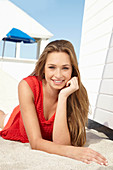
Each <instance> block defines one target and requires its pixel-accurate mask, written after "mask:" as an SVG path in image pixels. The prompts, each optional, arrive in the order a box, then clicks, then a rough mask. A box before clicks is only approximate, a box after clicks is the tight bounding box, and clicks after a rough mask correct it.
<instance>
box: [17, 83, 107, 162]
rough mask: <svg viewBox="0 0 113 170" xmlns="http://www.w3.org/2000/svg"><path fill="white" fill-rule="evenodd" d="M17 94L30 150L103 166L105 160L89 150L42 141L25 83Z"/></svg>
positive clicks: (30, 96) (31, 94)
mask: <svg viewBox="0 0 113 170" xmlns="http://www.w3.org/2000/svg"><path fill="white" fill-rule="evenodd" d="M18 93H19V103H20V109H21V114H22V118H23V122H24V126H25V129H26V133H27V136H28V139H29V142H30V146H31V148H32V149H36V150H41V151H45V152H48V153H52V154H57V155H61V156H66V157H69V158H73V159H76V160H79V161H83V162H86V163H89V161H94V162H97V163H99V164H101V163H103V164H105V162H106V159H105V158H104V157H103V156H102V155H100V154H99V153H97V152H95V151H93V150H91V149H89V148H82V147H81V148H80V147H73V146H68V145H60V144H56V143H54V142H50V141H47V140H44V139H42V136H41V131H40V126H39V121H38V118H37V114H36V110H35V105H34V96H33V93H32V91H31V89H30V87H29V85H28V84H27V82H26V81H24V80H22V81H21V82H20V83H19V87H18Z"/></svg>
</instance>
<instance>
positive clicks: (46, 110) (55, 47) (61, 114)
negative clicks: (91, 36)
mask: <svg viewBox="0 0 113 170" xmlns="http://www.w3.org/2000/svg"><path fill="white" fill-rule="evenodd" d="M18 94H19V106H17V107H16V108H15V109H14V111H13V112H12V114H11V115H10V116H9V115H5V114H4V112H2V111H1V112H0V120H1V122H0V123H1V124H0V126H1V127H2V128H3V130H2V131H1V132H0V135H1V136H2V137H3V138H5V139H9V140H18V141H21V142H29V143H30V146H31V148H32V149H35V150H42V151H45V152H48V153H53V154H58V155H62V156H66V157H69V158H73V159H76V160H79V161H83V162H85V163H87V164H89V163H90V162H92V161H94V162H96V163H98V164H101V165H107V160H106V159H105V158H104V157H103V156H102V155H101V154H99V153H97V152H95V151H94V150H92V149H90V148H86V147H81V146H83V145H84V144H85V142H86V131H85V125H86V123H87V119H88V109H89V100H88V96H87V92H86V89H85V87H84V86H83V84H82V82H81V80H80V73H79V69H78V64H77V59H76V54H75V51H74V48H73V46H72V44H71V43H70V42H69V41H66V40H56V41H53V42H50V43H49V44H48V45H47V46H46V47H45V49H44V51H43V53H42V55H41V56H40V58H39V60H38V61H37V64H36V67H35V70H34V71H33V73H32V74H31V75H30V76H28V77H27V78H25V79H23V80H22V81H21V82H20V83H19V86H18Z"/></svg>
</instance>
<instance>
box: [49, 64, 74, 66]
mask: <svg viewBox="0 0 113 170" xmlns="http://www.w3.org/2000/svg"><path fill="white" fill-rule="evenodd" d="M49 65H52V66H56V65H55V64H48V66H49ZM62 66H71V65H70V64H63V65H62Z"/></svg>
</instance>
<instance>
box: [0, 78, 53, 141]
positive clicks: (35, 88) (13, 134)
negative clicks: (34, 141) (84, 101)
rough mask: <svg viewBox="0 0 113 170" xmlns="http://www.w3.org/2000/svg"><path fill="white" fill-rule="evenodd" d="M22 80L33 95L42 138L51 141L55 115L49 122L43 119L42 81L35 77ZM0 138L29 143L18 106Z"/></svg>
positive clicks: (1, 132)
mask: <svg viewBox="0 0 113 170" xmlns="http://www.w3.org/2000/svg"><path fill="white" fill-rule="evenodd" d="M24 80H25V81H26V82H27V83H28V85H29V86H30V88H31V90H32V92H33V94H34V99H35V101H34V103H35V107H36V112H37V116H38V120H39V124H40V129H41V134H42V138H43V139H46V140H52V131H53V123H54V118H55V113H54V115H53V116H52V117H51V118H50V119H49V120H46V119H45V117H44V114H43V87H42V81H40V80H39V79H38V77H36V76H29V77H27V78H24ZM0 136H1V137H3V138H4V139H8V140H15V141H21V142H23V143H27V142H29V141H28V137H27V134H26V131H25V128H24V124H23V120H22V116H21V112H20V107H19V106H17V107H16V108H15V109H14V110H13V112H12V114H11V116H10V118H9V120H8V122H7V124H6V126H5V127H4V128H3V130H2V131H0Z"/></svg>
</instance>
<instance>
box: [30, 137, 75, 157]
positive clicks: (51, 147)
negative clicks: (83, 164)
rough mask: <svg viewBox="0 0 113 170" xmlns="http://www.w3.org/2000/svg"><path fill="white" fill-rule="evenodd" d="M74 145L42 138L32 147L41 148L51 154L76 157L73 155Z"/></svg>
mask: <svg viewBox="0 0 113 170" xmlns="http://www.w3.org/2000/svg"><path fill="white" fill-rule="evenodd" d="M72 147H73V146H69V145H60V144H56V143H54V142H52V141H48V140H45V139H42V138H40V139H39V140H38V142H37V144H36V145H35V147H34V148H32V149H35V150H41V151H44V152H47V153H50V154H56V155H60V156H65V157H69V158H74V157H73V156H72V150H73V148H72ZM74 148H75V147H74Z"/></svg>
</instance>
